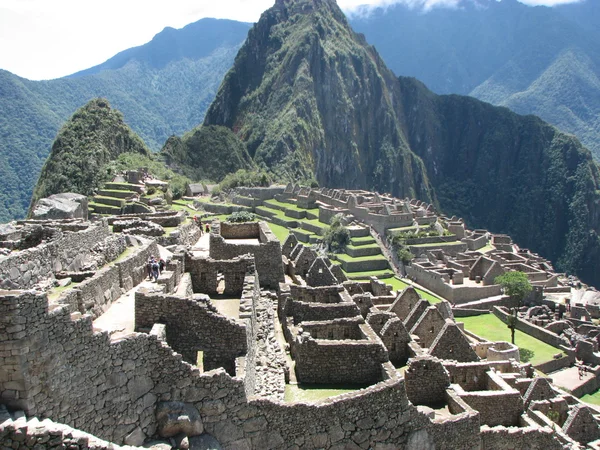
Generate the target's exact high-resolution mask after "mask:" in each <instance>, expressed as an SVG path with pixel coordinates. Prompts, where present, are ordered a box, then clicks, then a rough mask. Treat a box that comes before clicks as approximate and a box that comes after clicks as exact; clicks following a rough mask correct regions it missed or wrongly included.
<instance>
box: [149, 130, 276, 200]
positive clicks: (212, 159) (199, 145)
mask: <svg viewBox="0 0 600 450" xmlns="http://www.w3.org/2000/svg"><path fill="white" fill-rule="evenodd" d="M161 154H162V155H163V156H164V157H165V159H166V161H167V163H168V164H169V165H172V166H174V167H177V168H178V170H179V171H181V172H182V173H184V174H186V175H187V176H188V177H190V178H193V179H195V180H201V179H209V180H222V179H223V178H226V177H228V176H231V175H230V174H232V173H234V172H236V171H237V170H241V169H252V168H253V167H254V164H253V162H252V160H251V158H250V156H249V155H248V152H247V151H246V147H245V146H244V144H243V143H242V141H240V139H239V138H238V137H237V136H236V135H235V134H234V133H233V132H232V131H231V130H230V129H228V128H225V127H220V126H199V127H196V128H194V129H193V130H192V131H190V132H188V133H186V134H184V135H183V137H182V138H179V137H177V136H171V137H170V138H169V139H168V140H167V142H166V143H165V145H164V147H163V149H162V150H161ZM242 174H244V175H245V178H244V179H242V177H241V175H242ZM250 174H251V172H248V173H244V172H240V173H239V174H236V175H237V177H235V178H234V179H235V180H236V182H237V183H238V184H237V185H238V186H246V185H247V184H244V182H248V179H250V178H249V177H248V175H250ZM252 175H254V174H252ZM250 180H251V181H250V182H252V181H253V180H254V178H251V179H250ZM231 181H232V179H229V180H228V182H229V183H231ZM262 182H263V184H260V186H264V185H267V186H268V184H264V183H267V181H266V180H262ZM249 185H250V186H253V185H254V184H249ZM232 187H235V186H232ZM221 188H222V189H225V186H221Z"/></svg>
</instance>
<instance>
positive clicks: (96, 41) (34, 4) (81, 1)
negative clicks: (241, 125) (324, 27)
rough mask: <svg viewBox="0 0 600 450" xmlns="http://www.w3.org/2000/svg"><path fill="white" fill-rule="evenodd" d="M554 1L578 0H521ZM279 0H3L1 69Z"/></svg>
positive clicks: (134, 40) (437, 0) (372, 1)
mask: <svg viewBox="0 0 600 450" xmlns="http://www.w3.org/2000/svg"><path fill="white" fill-rule="evenodd" d="M458 1H459V0H338V4H339V5H340V6H341V7H342V9H344V10H345V11H346V12H347V13H348V12H350V13H351V12H352V10H353V9H354V8H356V7H358V6H360V5H365V4H369V5H373V6H381V5H389V4H392V3H397V2H404V3H413V4H418V5H419V6H420V7H425V8H431V7H435V6H439V5H445V6H452V5H453V4H456V3H457V2H458ZM521 1H522V2H523V3H527V4H531V5H549V6H551V5H555V4H561V3H572V2H574V1H577V0H521ZM273 3H274V0H170V1H167V0H101V1H99V0H0V69H5V70H8V71H10V72H13V73H15V74H17V75H19V76H22V77H25V78H29V79H32V80H40V79H51V78H58V77H61V76H64V75H68V74H71V73H74V72H77V71H79V70H82V69H86V68H88V67H91V66H94V65H96V64H99V63H101V62H103V61H105V60H107V59H108V58H110V57H111V56H113V55H115V54H116V53H118V52H119V51H121V50H124V49H127V48H130V47H133V46H136V45H141V44H144V43H145V42H148V41H149V40H150V39H152V37H153V36H154V35H155V34H156V33H158V32H160V31H161V30H162V29H163V28H164V27H166V26H171V27H175V28H181V27H183V26H185V25H187V24H188V23H191V22H195V21H196V20H199V19H201V18H203V17H216V18H227V19H234V20H241V21H245V22H256V21H257V20H258V18H259V17H260V14H261V12H262V11H264V10H265V9H267V8H269V7H270V6H272V5H273Z"/></svg>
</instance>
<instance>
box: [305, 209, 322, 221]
mask: <svg viewBox="0 0 600 450" xmlns="http://www.w3.org/2000/svg"><path fill="white" fill-rule="evenodd" d="M306 218H307V219H309V220H316V219H318V218H319V213H318V212H317V213H316V214H315V213H312V212H310V211H308V210H306Z"/></svg>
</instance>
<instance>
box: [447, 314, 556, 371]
mask: <svg viewBox="0 0 600 450" xmlns="http://www.w3.org/2000/svg"><path fill="white" fill-rule="evenodd" d="M458 321H460V322H464V324H465V329H466V330H469V331H470V332H471V333H475V334H476V335H477V336H480V337H482V338H484V339H487V340H488V341H506V342H510V329H509V328H508V327H507V326H506V324H505V323H504V322H502V321H501V320H500V319H498V318H497V317H496V316H495V315H493V314H484V315H482V316H475V317H461V318H459V319H458ZM515 344H516V345H517V346H518V347H519V348H526V349H528V350H531V351H532V352H533V357H532V358H531V361H529V362H531V363H532V364H533V365H537V364H541V363H545V362H547V361H550V360H552V359H553V356H554V355H555V354H556V353H558V352H560V351H561V350H560V349H558V348H556V347H552V346H551V345H548V344H546V343H545V342H542V341H540V340H539V339H536V338H534V337H532V336H529V335H528V334H525V333H523V332H522V331H519V330H517V331H516V333H515Z"/></svg>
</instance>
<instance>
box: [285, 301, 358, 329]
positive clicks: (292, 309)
mask: <svg viewBox="0 0 600 450" xmlns="http://www.w3.org/2000/svg"><path fill="white" fill-rule="evenodd" d="M285 312H286V314H287V315H288V316H293V317H294V323H295V324H298V323H300V322H305V321H309V322H310V321H315V320H333V319H338V318H342V317H353V316H358V315H359V314H360V310H359V309H358V307H357V306H356V304H355V303H354V302H352V303H305V302H300V301H298V300H293V299H289V300H288V301H287V304H286V310H285Z"/></svg>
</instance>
